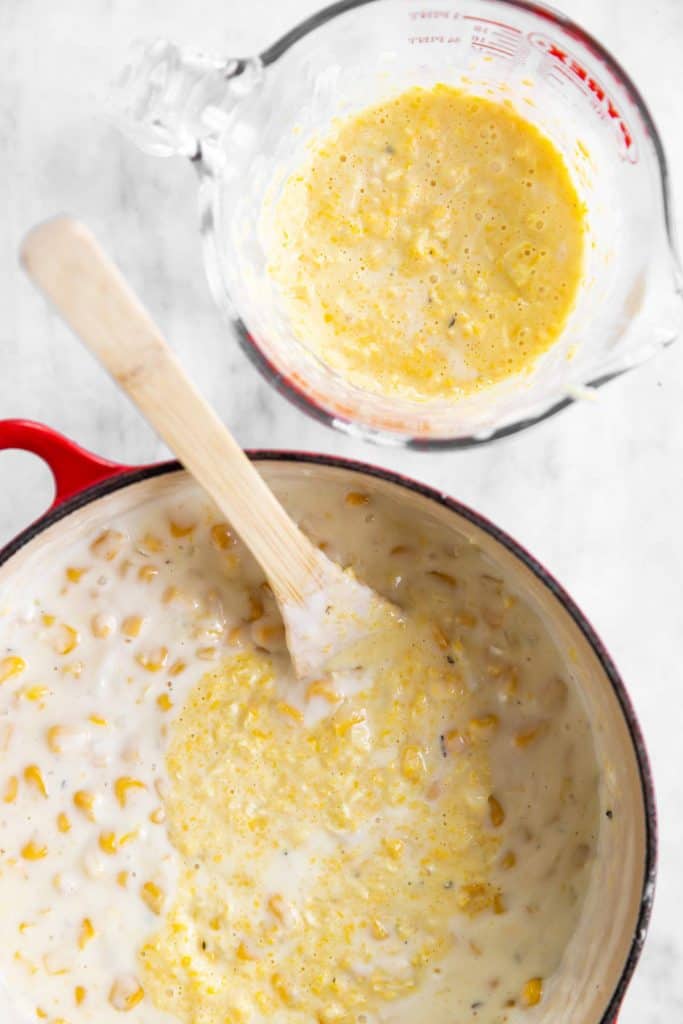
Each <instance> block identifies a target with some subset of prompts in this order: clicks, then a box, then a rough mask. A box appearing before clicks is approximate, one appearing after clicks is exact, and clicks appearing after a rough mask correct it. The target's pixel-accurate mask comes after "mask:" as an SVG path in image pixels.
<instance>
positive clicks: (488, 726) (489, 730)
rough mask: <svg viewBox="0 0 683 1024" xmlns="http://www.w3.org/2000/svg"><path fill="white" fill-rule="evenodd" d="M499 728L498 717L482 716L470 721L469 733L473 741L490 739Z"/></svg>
mask: <svg viewBox="0 0 683 1024" xmlns="http://www.w3.org/2000/svg"><path fill="white" fill-rule="evenodd" d="M497 728H498V716H497V715H480V716H479V717H478V718H471V719H470V722H469V724H468V726H467V732H468V735H469V736H470V738H471V739H488V737H489V736H492V735H493V734H494V732H495V731H496V729H497Z"/></svg>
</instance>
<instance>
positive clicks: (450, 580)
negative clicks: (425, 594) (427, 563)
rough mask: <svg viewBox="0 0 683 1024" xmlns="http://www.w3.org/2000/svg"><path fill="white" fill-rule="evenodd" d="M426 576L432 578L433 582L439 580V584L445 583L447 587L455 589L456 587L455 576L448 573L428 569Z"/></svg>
mask: <svg viewBox="0 0 683 1024" xmlns="http://www.w3.org/2000/svg"><path fill="white" fill-rule="evenodd" d="M427 575H428V576H431V577H433V579H435V580H439V581H440V582H441V583H445V584H446V586H447V587H451V588H455V587H457V585H458V581H457V580H456V578H455V576H451V574H450V573H448V572H439V570H438V569H430V570H429V572H428V573H427Z"/></svg>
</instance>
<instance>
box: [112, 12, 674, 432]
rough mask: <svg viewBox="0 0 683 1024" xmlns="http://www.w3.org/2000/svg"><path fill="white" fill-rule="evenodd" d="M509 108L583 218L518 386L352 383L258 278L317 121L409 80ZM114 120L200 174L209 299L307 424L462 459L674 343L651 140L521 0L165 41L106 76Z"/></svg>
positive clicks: (594, 46) (592, 56)
mask: <svg viewBox="0 0 683 1024" xmlns="http://www.w3.org/2000/svg"><path fill="white" fill-rule="evenodd" d="M437 82H445V83H448V84H451V85H455V86H458V87H460V88H464V89H467V90H469V91H471V92H472V93H474V94H477V95H483V96H488V97H492V98H500V99H509V100H511V101H512V102H513V103H514V105H515V106H516V107H517V109H518V110H519V111H520V113H522V115H523V116H524V117H526V118H527V119H528V120H529V121H531V122H533V123H535V124H537V125H538V126H539V128H540V129H541V130H542V131H543V132H544V133H545V134H546V135H547V136H548V137H550V138H551V139H552V140H553V142H554V143H555V145H556V146H557V147H558V148H559V149H560V151H561V152H562V154H563V156H564V158H565V160H566V162H567V165H568V167H569V169H570V171H571V173H572V176H573V179H574V182H575V185H576V187H577V190H578V192H579V195H580V197H581V198H582V200H583V201H584V203H585V205H586V209H587V224H588V231H587V244H586V258H585V267H584V274H583V281H582V284H581V287H580V289H579V294H578V297H577V301H576V304H575V307H574V310H573V312H572V314H571V316H570V318H569V320H568V322H567V324H566V327H565V329H564V331H563V333H562V335H561V337H560V338H559V339H558V341H557V342H556V344H555V345H554V346H553V347H552V348H551V349H550V350H549V351H548V352H547V353H546V354H545V355H544V356H542V357H541V359H539V360H538V362H537V363H536V365H535V367H534V369H533V371H532V372H531V373H530V374H528V375H523V376H518V377H516V378H511V379H508V380H506V381H504V382H502V383H500V384H497V385H495V386H493V387H490V388H488V389H485V390H482V391H480V392H478V393H475V394H473V395H470V396H467V397H466V398H463V399H459V400H458V401H457V402H448V401H444V400H440V401H432V402H416V401H409V400H407V399H398V398H388V397H383V396H381V395H377V394H371V393H369V392H367V391H364V390H361V389H360V388H358V387H355V386H354V385H352V384H350V383H349V382H348V381H346V380H345V379H344V378H343V377H341V376H340V375H339V374H338V373H337V372H335V371H334V370H332V369H331V368H330V367H328V366H326V365H325V364H324V363H323V362H322V361H320V360H319V359H318V358H317V357H316V356H315V355H314V354H313V352H312V351H311V350H310V349H309V348H307V346H306V344H305V340H304V341H302V340H299V339H297V338H296V337H295V336H294V334H293V332H292V330H291V327H290V325H289V322H288V318H287V315H286V314H285V312H284V308H283V304H282V301H281V298H280V296H279V294H278V291H277V288H276V286H275V284H274V282H273V281H272V280H271V279H270V277H269V274H268V272H267V262H268V251H267V242H266V236H267V232H268V217H269V212H270V211H272V208H273V204H274V202H275V201H276V199H277V196H278V194H279V190H280V188H281V186H282V183H283V182H284V180H285V179H286V177H287V175H288V174H289V173H291V172H292V171H293V170H294V169H296V168H297V167H298V166H299V165H300V164H301V162H302V161H303V159H304V157H305V154H306V152H307V146H308V145H309V143H310V141H311V140H312V139H315V138H316V137H319V136H320V135H321V134H324V133H325V130H326V129H327V128H328V127H329V125H330V123H331V122H332V120H333V119H334V118H335V117H337V116H339V115H342V114H349V113H352V112H354V111H357V110H359V109H362V108H364V107H367V106H369V105H371V104H373V103H376V102H379V101H381V100H382V99H386V98H387V97H389V96H392V95H395V94H397V93H399V92H402V91H403V90H405V89H407V88H409V87H410V86H413V85H422V86H427V87H428V86H430V85H433V84H435V83H437ZM121 99H122V103H121V108H122V117H121V120H122V123H123V126H124V129H125V130H126V132H127V133H128V134H129V135H131V136H132V137H133V138H134V139H135V140H136V141H137V142H138V144H139V145H140V146H141V147H142V148H143V149H145V150H147V151H149V152H150V153H154V154H157V155H160V156H168V155H172V154H183V155H185V156H186V157H188V158H190V159H191V160H192V161H193V162H194V163H195V166H196V167H197V169H198V171H199V177H200V188H199V201H200V225H201V231H202V234H203V237H204V242H205V247H204V251H205V256H206V267H207V272H208V276H209V280H210V284H211V288H212V291H213V294H214V295H215V297H216V300H217V301H218V303H219V304H220V306H221V307H222V308H223V309H224V311H225V313H226V315H227V318H228V320H229V322H230V323H231V324H232V327H233V329H234V332H235V334H236V335H237V337H238V338H239V340H240V341H241V343H242V345H243V347H244V349H245V350H246V352H247V353H248V355H249V356H250V357H251V358H252V360H253V361H254V362H255V363H256V365H257V366H258V367H259V369H260V370H261V371H262V372H263V373H264V375H265V376H266V377H267V379H269V380H270V381H271V383H273V384H275V386H276V387H277V388H278V389H279V390H280V391H281V392H283V393H284V394H285V395H286V396H287V397H289V398H290V399H292V400H293V401H294V402H295V403H296V404H297V405H299V406H300V407H301V408H303V409H304V410H305V411H306V412H308V413H310V414H312V415H314V416H316V417H318V418H319V419H320V420H322V421H323V422H325V423H328V424H330V425H333V426H336V427H338V428H341V429H343V430H345V431H347V432H348V433H352V434H354V435H356V436H361V437H364V438H366V439H370V440H380V441H388V442H393V443H404V444H409V445H412V446H420V447H437V446H466V445H471V444H476V443H478V442H481V441H486V440H490V439H491V438H493V437H496V436H501V435H504V434H508V433H512V432H514V431H516V430H519V429H521V428H523V427H525V426H528V425H530V424H531V423H534V422H537V421H538V420H540V419H543V418H544V417H546V416H549V415H551V414H552V413H554V412H556V411H558V410H560V409H562V408H564V407H565V406H566V405H568V404H569V403H570V402H571V401H573V400H574V399H576V398H577V397H581V396H582V395H584V394H586V387H587V385H589V386H591V387H595V386H598V385H601V384H603V383H605V382H606V381H608V380H611V379H613V378H614V377H616V376H618V375H619V374H620V373H623V372H624V371H625V370H628V369H630V368H631V367H633V366H635V365H637V364H638V363H640V362H642V361H643V360H645V359H646V358H648V357H649V356H650V355H652V354H654V353H655V352H656V351H657V350H658V349H659V348H661V347H663V346H665V345H668V344H669V343H670V342H672V341H673V340H674V339H675V337H676V334H677V331H678V326H679V323H680V321H681V318H682V316H683V275H682V273H681V267H680V264H679V261H678V258H677V251H676V241H675V238H674V230H673V224H672V217H671V205H670V196H669V185H668V177H667V168H666V161H665V157H664V151H663V147H662V142H661V139H660V137H659V134H658V132H657V128H656V126H655V124H654V121H653V119H652V115H651V114H650V112H649V110H648V108H647V106H646V105H645V102H644V100H643V99H642V97H641V95H640V93H639V92H638V90H637V88H636V87H635V85H634V84H633V82H632V81H631V80H630V78H629V77H628V75H627V74H626V72H625V71H624V70H623V69H622V68H621V67H620V66H619V64H618V63H617V62H616V61H615V60H614V58H613V57H611V55H610V54H609V53H608V52H607V51H606V50H605V49H604V47H602V46H601V45H600V44H599V43H598V42H597V41H596V40H594V39H593V38H592V37H590V36H589V35H588V34H587V33H586V32H584V31H583V29H581V28H580V27H579V26H578V25H576V24H575V23H573V22H571V21H570V20H568V19H566V18H564V17H563V16H561V15H560V14H558V13H556V12H554V11H552V10H550V9H549V8H546V7H543V6H541V5H540V4H537V3H532V2H525V0H443V2H435V3H433V4H431V5H430V4H428V3H425V2H420V0H342V2H340V3H337V4H334V5H332V6H331V7H328V8H325V9H324V10H322V11H320V12H319V13H318V14H316V15H314V16H313V17H311V18H309V19H308V20H307V21H305V22H303V23H302V24H300V25H298V26H296V27H295V28H293V29H292V30H291V31H290V32H288V33H287V34H286V35H285V36H283V38H282V39H280V40H278V41H277V42H276V43H274V44H273V45H272V46H270V47H269V48H268V49H266V50H265V51H264V52H263V53H261V54H260V55H259V56H256V57H250V58H244V59H242V58H240V59H238V58H229V59H224V58H210V57H207V56H204V55H202V54H197V53H190V52H188V51H186V50H183V49H181V48H179V47H177V46H175V45H173V44H171V43H167V42H161V41H160V42H157V43H154V44H153V45H151V46H149V47H147V48H143V50H142V51H141V52H140V53H139V54H138V55H137V56H136V58H135V59H134V61H133V62H132V63H131V64H130V65H129V67H128V68H127V69H126V71H125V72H124V75H123V76H122V81H121Z"/></svg>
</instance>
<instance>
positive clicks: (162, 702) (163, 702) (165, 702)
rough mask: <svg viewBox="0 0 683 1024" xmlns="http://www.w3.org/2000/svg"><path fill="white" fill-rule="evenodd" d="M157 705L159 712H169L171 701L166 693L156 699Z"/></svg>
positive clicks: (171, 705)
mask: <svg viewBox="0 0 683 1024" xmlns="http://www.w3.org/2000/svg"><path fill="white" fill-rule="evenodd" d="M157 705H158V706H159V708H160V709H161V711H170V710H171V708H172V707H173V701H172V700H171V698H170V697H169V695H168V694H167V693H160V694H159V696H158V697H157Z"/></svg>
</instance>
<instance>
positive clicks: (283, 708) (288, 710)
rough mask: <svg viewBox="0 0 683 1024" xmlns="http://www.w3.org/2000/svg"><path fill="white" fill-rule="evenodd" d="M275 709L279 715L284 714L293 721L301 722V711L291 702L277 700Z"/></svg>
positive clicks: (302, 718) (302, 717)
mask: <svg viewBox="0 0 683 1024" xmlns="http://www.w3.org/2000/svg"><path fill="white" fill-rule="evenodd" d="M277 709H278V711H279V712H280V714H281V715H284V716H285V717H286V718H291V719H292V721H293V722H303V720H304V716H303V714H302V712H301V711H299V709H298V708H295V707H293V706H292V705H291V704H287V703H286V701H284V700H279V701H278V702H277Z"/></svg>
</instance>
